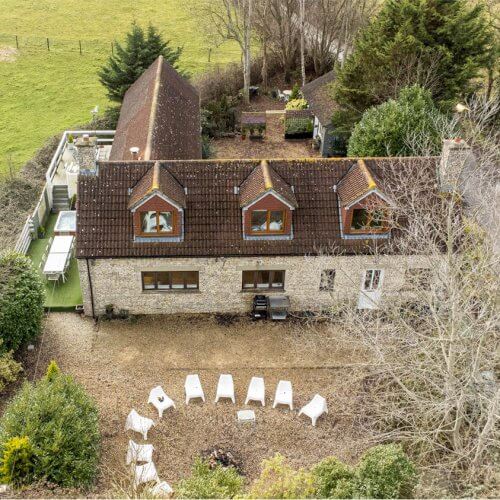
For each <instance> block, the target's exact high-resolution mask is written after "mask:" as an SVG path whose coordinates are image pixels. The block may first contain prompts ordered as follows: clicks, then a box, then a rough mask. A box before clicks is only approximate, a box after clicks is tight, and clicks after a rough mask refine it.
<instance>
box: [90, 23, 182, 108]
mask: <svg viewBox="0 0 500 500" xmlns="http://www.w3.org/2000/svg"><path fill="white" fill-rule="evenodd" d="M181 52H182V49H181V48H180V47H178V48H176V49H173V48H172V47H171V46H170V42H169V41H165V40H163V37H162V36H161V34H160V32H159V31H158V29H157V28H155V27H154V26H153V25H152V24H149V26H148V28H147V30H146V32H144V30H143V29H142V28H141V27H140V26H139V25H137V24H136V23H132V29H131V30H130V32H129V33H127V36H126V39H125V44H124V45H121V44H119V43H116V44H115V54H114V55H112V56H111V57H110V58H109V60H108V62H107V63H106V64H105V65H104V66H103V67H102V68H101V70H100V71H99V73H98V75H99V80H100V81H101V83H102V84H103V85H104V86H105V87H106V89H107V91H108V97H109V98H110V99H111V100H112V101H117V102H121V101H122V100H123V96H124V95H125V92H126V91H127V90H128V88H129V87H130V86H131V85H132V84H133V83H134V82H135V81H136V80H137V79H138V78H139V77H140V76H141V75H142V73H144V71H145V70H146V69H147V68H148V67H149V66H151V64H152V63H153V62H154V61H155V59H156V58H157V57H158V56H160V55H162V56H163V57H164V58H165V59H166V60H167V61H168V62H169V63H170V64H171V65H172V66H173V67H174V68H175V69H176V70H177V71H179V69H178V66H177V64H178V60H179V57H180V55H181ZM179 72H180V73H181V74H182V72H181V71H179ZM184 76H185V75H184Z"/></svg>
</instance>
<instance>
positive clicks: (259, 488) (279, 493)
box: [250, 453, 315, 498]
mask: <svg viewBox="0 0 500 500" xmlns="http://www.w3.org/2000/svg"><path fill="white" fill-rule="evenodd" d="M314 490H315V488H314V477H313V475H312V474H311V473H310V472H307V471H305V470H304V469H300V470H298V471H296V470H294V469H292V467H290V466H289V465H288V464H286V462H285V457H284V456H283V455H281V454H279V453H277V454H276V455H274V457H272V458H270V459H268V460H264V461H263V462H262V472H261V473H260V476H259V478H258V479H256V480H255V481H254V483H253V485H252V488H251V490H250V498H311V497H313V496H314Z"/></svg>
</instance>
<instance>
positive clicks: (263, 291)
mask: <svg viewBox="0 0 500 500" xmlns="http://www.w3.org/2000/svg"><path fill="white" fill-rule="evenodd" d="M240 291H241V293H253V294H259V292H260V294H266V293H269V292H281V293H283V292H286V290H285V289H284V288H242V289H241V290H240Z"/></svg>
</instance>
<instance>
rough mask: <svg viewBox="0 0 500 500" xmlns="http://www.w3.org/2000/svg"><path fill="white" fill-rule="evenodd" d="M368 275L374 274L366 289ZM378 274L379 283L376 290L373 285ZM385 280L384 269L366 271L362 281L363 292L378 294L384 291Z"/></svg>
mask: <svg viewBox="0 0 500 500" xmlns="http://www.w3.org/2000/svg"><path fill="white" fill-rule="evenodd" d="M368 273H372V274H371V277H370V279H369V282H370V284H369V286H368V287H366V281H367V277H368ZM376 273H378V281H377V286H376V288H374V287H373V283H374V281H375V276H376ZM383 280H384V270H383V269H375V268H370V269H365V272H364V273H363V276H362V281H361V290H362V291H363V292H378V291H380V290H381V289H382V282H383Z"/></svg>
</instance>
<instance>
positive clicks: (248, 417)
mask: <svg viewBox="0 0 500 500" xmlns="http://www.w3.org/2000/svg"><path fill="white" fill-rule="evenodd" d="M237 415H238V422H255V412H254V411H253V410H240V411H238V412H237Z"/></svg>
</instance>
